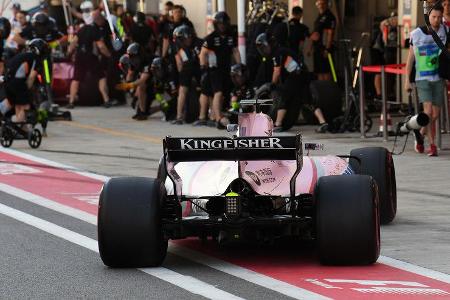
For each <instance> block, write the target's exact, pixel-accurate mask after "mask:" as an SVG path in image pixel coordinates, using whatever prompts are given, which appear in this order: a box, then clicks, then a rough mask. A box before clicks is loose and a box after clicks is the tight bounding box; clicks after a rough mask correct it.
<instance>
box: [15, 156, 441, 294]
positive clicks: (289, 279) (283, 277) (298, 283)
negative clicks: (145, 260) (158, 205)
mask: <svg viewBox="0 0 450 300" xmlns="http://www.w3.org/2000/svg"><path fill="white" fill-rule="evenodd" d="M8 151H9V153H10V154H15V155H17V156H24V157H27V158H28V159H31V160H35V161H37V160H39V161H41V162H43V163H45V162H49V161H47V160H45V159H36V158H35V157H34V156H31V155H27V154H24V155H22V153H20V152H16V151H14V150H8ZM50 163H51V164H52V165H53V166H59V167H61V168H64V169H70V167H67V166H65V165H62V164H58V163H54V162H50ZM47 169H48V168H47ZM48 170H49V171H51V169H48ZM75 173H79V174H80V175H81V174H82V175H83V176H87V177H90V178H95V179H97V180H99V179H102V180H101V181H104V180H107V179H108V178H107V177H104V176H99V175H95V174H89V173H87V174H86V173H85V172H75ZM99 184H100V183H99ZM6 192H8V191H6ZM54 196H56V195H52V197H54ZM52 197H51V198H52ZM49 201H51V200H49ZM72 216H74V217H76V215H72ZM92 223H93V224H95V220H93V222H92ZM189 248H190V249H191V250H192V249H195V248H196V247H195V246H194V247H193V248H192V247H191V246H190V247H189ZM196 252H198V253H200V252H199V251H196ZM201 252H202V253H201V254H202V255H205V254H206V257H212V256H214V257H215V258H216V259H218V260H217V261H216V262H217V265H216V264H211V265H210V267H212V268H215V269H217V270H219V271H223V270H224V269H223V268H221V267H220V266H221V264H223V263H228V264H229V265H230V266H231V268H234V267H236V265H240V266H238V268H242V270H245V271H246V272H247V273H248V271H249V269H252V271H253V272H254V274H255V275H257V276H260V277H259V278H263V277H267V278H270V279H271V280H274V282H271V283H269V284H268V283H267V282H266V281H265V280H266V279H265V278H264V279H265V280H263V281H262V282H263V283H262V284H260V285H262V286H264V287H269V286H271V285H274V286H276V281H281V282H284V283H285V284H289V285H291V286H293V287H294V288H300V289H301V287H305V289H306V290H308V291H309V290H313V291H314V292H318V293H325V294H327V293H326V291H320V290H319V291H318V290H317V285H315V284H313V283H312V282H310V283H309V285H306V286H305V282H307V281H308V280H310V279H308V277H309V276H311V275H312V276H316V275H318V274H317V273H319V274H322V273H324V271H323V270H327V268H326V267H320V266H312V269H311V266H310V265H308V264H307V265H302V264H300V265H298V263H296V262H295V261H294V262H291V263H290V264H289V267H292V266H293V265H295V268H296V270H297V271H295V272H292V268H290V269H291V270H290V272H289V273H290V274H287V273H286V271H283V272H282V273H279V272H278V271H275V270H274V269H273V268H271V267H270V262H268V261H267V258H266V259H263V260H262V261H259V262H258V261H257V260H253V261H252V262H251V263H250V264H246V263H247V262H245V261H243V260H242V259H239V258H237V259H236V258H230V257H228V258H222V257H220V256H219V257H218V255H217V253H214V252H212V253H208V249H204V250H202V251H201ZM209 252H211V251H209ZM190 259H191V260H194V261H195V257H192V258H190ZM224 260H227V262H225V261H224ZM255 262H257V263H256V264H255ZM379 262H380V263H381V264H377V265H375V266H373V267H371V269H370V270H365V271H364V270H361V271H362V272H368V274H372V273H373V274H372V275H377V274H378V275H377V276H378V277H375V279H377V278H378V279H379V278H386V277H393V276H394V278H396V279H397V277H398V276H400V278H402V279H407V280H409V281H411V280H410V279H413V280H419V281H421V282H423V283H426V284H428V285H430V286H434V288H433V287H429V288H426V289H424V290H423V291H418V290H417V288H415V289H414V288H412V289H411V288H407V289H408V291H406V290H402V291H400V290H399V287H388V288H384V289H376V288H369V289H366V290H364V291H363V290H362V289H357V287H356V288H355V287H354V286H348V285H347V286H344V287H345V288H346V291H347V292H350V291H351V290H353V291H357V292H360V293H369V292H371V293H378V294H388V295H392V294H395V293H398V294H397V296H398V295H408V294H407V293H410V294H409V295H411V294H413V293H416V294H418V293H420V295H434V296H437V295H444V294H448V293H447V292H446V291H444V290H441V289H437V288H436V287H440V288H443V289H445V290H448V287H447V286H443V285H442V284H437V283H435V282H432V281H429V280H425V279H424V278H422V279H421V278H417V277H414V276H412V275H413V274H415V275H420V276H423V277H426V278H430V279H434V280H438V281H440V282H441V283H442V282H444V283H450V276H449V275H447V274H443V273H439V272H436V271H433V270H429V269H426V268H421V267H417V266H414V265H411V264H408V263H404V262H401V261H397V260H394V259H390V258H386V257H383V256H381V257H380V260H379ZM201 263H202V262H201ZM260 263H261V264H260ZM258 264H259V265H258ZM383 264H384V265H385V267H383ZM386 265H387V266H386ZM389 265H391V266H392V267H394V268H391V269H389V267H388V266H389ZM269 267H270V268H269ZM289 267H288V269H289ZM302 268H303V271H302V272H303V273H304V272H305V270H306V271H309V272H310V273H309V274H308V275H309V276H308V277H306V278H304V279H301V277H300V276H301V275H300V274H299V273H298V272H299V270H301V269H302ZM305 268H306V269H305ZM308 269H309V270H308ZM344 269H345V268H340V269H336V270H334V269H333V270H329V271H325V273H328V276H329V274H331V273H333V274H334V275H338V274H341V275H344V276H342V277H343V278H350V279H355V278H357V279H360V280H361V279H362V278H361V275H364V274H361V271H356V270H355V268H349V270H347V271H345V270H344ZM395 269H397V271H395ZM342 270H343V271H342ZM398 270H404V271H407V272H408V273H409V274H408V273H401V272H398ZM302 272H301V273H302ZM355 272H356V273H355ZM385 272H387V273H385ZM283 273H284V274H283ZM306 273H307V272H306ZM264 274H267V275H268V276H267V275H264ZM323 275H325V276H327V274H322V276H323ZM235 276H236V277H239V278H242V277H243V278H242V279H244V280H246V278H245V276H246V274H241V275H235ZM241 276H242V277H241ZM261 276H262V277H261ZM304 276H307V274H304ZM338 276H339V275H338ZM274 277H275V278H274ZM367 277H373V276H371V275H369V276H367ZM278 279H280V280H278ZM369 279H370V278H369ZM320 280H322V281H323V280H327V279H323V278H322V279H320ZM347 280H348V279H347ZM316 281H319V279H316ZM372 281H373V280H372ZM302 282H303V283H302ZM291 283H292V284H291ZM428 285H427V287H428ZM314 286H316V288H314ZM369 290H370V291H369ZM413 290H414V291H413ZM275 291H277V292H279V291H278V290H275ZM438 292H439V293H440V294H439V293H438ZM389 293H391V294H389ZM427 293H428V294H427ZM430 293H434V294H430ZM328 295H329V296H330V297H333V298H335V297H337V296H338V295H335V294H330V293H328ZM341 296H343V298H345V296H347V298H348V297H349V296H350V295H349V294H348V293H347V295H341ZM352 296H353V297H354V298H355V297H356V296H357V295H355V294H354V293H353V294H352ZM361 299H362V298H361Z"/></svg>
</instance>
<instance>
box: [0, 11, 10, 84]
mask: <svg viewBox="0 0 450 300" xmlns="http://www.w3.org/2000/svg"><path fill="white" fill-rule="evenodd" d="M10 33H11V23H10V22H9V21H8V19H7V18H4V17H0V75H3V73H4V67H5V65H4V61H3V51H4V48H3V45H4V44H5V41H6V39H7V38H8V36H9V34H10Z"/></svg>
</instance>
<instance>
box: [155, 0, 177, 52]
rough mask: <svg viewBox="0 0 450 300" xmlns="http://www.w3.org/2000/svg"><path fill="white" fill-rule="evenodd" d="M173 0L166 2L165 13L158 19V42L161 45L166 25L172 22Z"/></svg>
mask: <svg viewBox="0 0 450 300" xmlns="http://www.w3.org/2000/svg"><path fill="white" fill-rule="evenodd" d="M173 6H174V4H173V2H172V1H167V2H166V3H165V4H164V13H163V14H161V15H160V16H159V19H158V32H159V36H158V42H159V44H160V45H162V41H163V36H164V31H165V30H166V26H168V23H170V22H172V9H173Z"/></svg>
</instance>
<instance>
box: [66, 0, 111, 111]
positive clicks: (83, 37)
mask: <svg viewBox="0 0 450 300" xmlns="http://www.w3.org/2000/svg"><path fill="white" fill-rule="evenodd" d="M86 2H87V1H86ZM92 8H93V7H92ZM91 13H92V14H93V10H91ZM86 14H87V12H83V15H86ZM85 21H88V23H86V24H85V25H84V26H83V27H81V29H80V30H79V31H78V33H77V35H76V36H75V37H74V39H73V41H72V42H71V44H70V45H69V50H68V55H69V56H70V55H71V54H72V53H73V52H75V70H74V76H73V79H72V82H71V84H70V98H69V104H68V105H67V108H69V109H70V108H74V103H75V98H76V96H77V94H78V90H79V87H80V81H83V80H84V78H85V76H86V74H87V73H88V72H91V74H92V75H93V77H95V78H99V90H100V93H101V94H102V98H103V101H104V106H105V108H108V107H111V106H112V105H113V103H112V102H110V101H109V100H110V99H109V95H108V90H107V84H106V76H105V74H104V72H103V69H102V67H101V65H100V62H99V58H98V56H97V55H98V54H101V55H103V56H105V57H110V56H111V53H110V51H109V50H108V47H107V46H106V44H105V41H104V40H103V38H102V34H101V32H100V30H99V29H98V27H96V26H95V24H94V23H93V21H94V17H93V16H92V18H86V20H85ZM89 22H90V23H89Z"/></svg>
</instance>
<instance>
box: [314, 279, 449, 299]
mask: <svg viewBox="0 0 450 300" xmlns="http://www.w3.org/2000/svg"><path fill="white" fill-rule="evenodd" d="M306 281H307V282H309V283H312V284H314V285H317V286H320V287H322V288H325V289H339V290H352V291H355V292H358V293H362V294H384V295H386V294H390V295H415V296H417V295H422V296H449V295H450V293H448V292H447V291H444V290H441V289H436V288H432V287H430V286H428V285H425V284H422V283H419V282H414V281H398V280H397V281H389V280H352V279H323V280H319V279H306Z"/></svg>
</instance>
